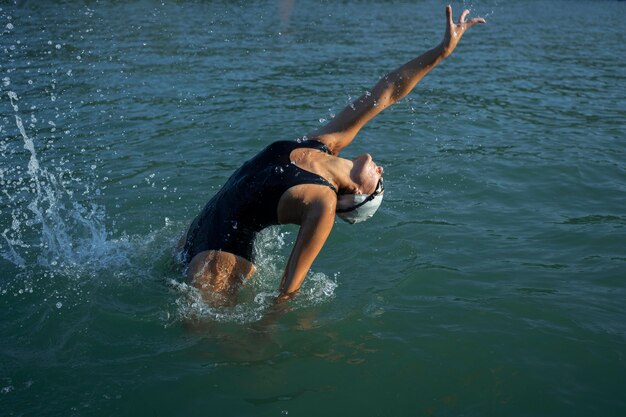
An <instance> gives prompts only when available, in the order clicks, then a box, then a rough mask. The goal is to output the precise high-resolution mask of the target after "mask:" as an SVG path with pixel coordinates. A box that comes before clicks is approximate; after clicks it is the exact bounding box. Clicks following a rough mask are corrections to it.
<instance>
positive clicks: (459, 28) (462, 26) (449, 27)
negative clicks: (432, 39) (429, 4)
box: [441, 6, 486, 58]
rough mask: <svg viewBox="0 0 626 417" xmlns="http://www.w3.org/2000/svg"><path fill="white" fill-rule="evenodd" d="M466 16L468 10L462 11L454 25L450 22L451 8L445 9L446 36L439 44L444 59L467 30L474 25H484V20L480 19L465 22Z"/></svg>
mask: <svg viewBox="0 0 626 417" xmlns="http://www.w3.org/2000/svg"><path fill="white" fill-rule="evenodd" d="M468 14H469V10H464V11H463V13H461V16H460V17H459V21H458V23H454V21H453V20H452V7H451V6H447V7H446V34H445V35H444V37H443V41H442V42H441V46H442V48H443V56H444V58H445V57H447V56H449V55H450V54H451V53H452V51H454V48H456V45H457V43H459V41H460V40H461V37H462V36H463V34H464V33H465V31H466V30H467V29H469V28H470V27H472V26H473V25H474V24H475V23H486V20H485V19H483V18H481V17H475V18H473V19H470V20H469V21H466V20H465V19H466V18H467V15H468Z"/></svg>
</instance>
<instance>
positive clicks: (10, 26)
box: [6, 23, 15, 30]
mask: <svg viewBox="0 0 626 417" xmlns="http://www.w3.org/2000/svg"><path fill="white" fill-rule="evenodd" d="M6 28H7V29H9V30H13V28H15V26H13V24H12V23H7V26H6Z"/></svg>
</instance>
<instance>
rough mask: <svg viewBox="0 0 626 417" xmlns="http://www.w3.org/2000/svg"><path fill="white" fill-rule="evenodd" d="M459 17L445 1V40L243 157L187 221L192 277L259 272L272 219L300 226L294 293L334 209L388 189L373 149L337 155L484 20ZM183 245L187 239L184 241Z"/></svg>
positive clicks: (291, 274) (358, 204)
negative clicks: (332, 112)
mask: <svg viewBox="0 0 626 417" xmlns="http://www.w3.org/2000/svg"><path fill="white" fill-rule="evenodd" d="M468 13H469V11H468V10H465V11H464V12H463V13H462V14H461V17H460V18H459V21H458V22H457V23H455V22H453V20H452V8H451V7H450V6H448V7H447V8H446V18H447V25H446V32H445V35H444V38H443V41H442V42H441V43H440V44H439V45H437V46H436V47H435V48H433V49H431V50H429V51H427V52H425V53H424V54H422V55H420V56H419V57H417V58H415V59H413V60H412V61H410V62H408V63H406V64H404V65H403V66H401V67H400V68H398V69H396V70H395V71H393V72H391V73H389V74H388V75H386V76H385V77H383V78H382V79H381V80H380V81H379V82H378V83H377V84H376V86H375V87H374V88H373V89H372V91H371V93H366V94H365V95H363V96H361V97H360V98H358V99H357V100H356V101H354V102H353V103H352V104H350V105H349V106H348V107H346V108H345V109H344V110H343V111H342V112H341V113H339V115H337V116H336V117H335V118H334V119H333V120H331V121H330V122H329V123H328V124H326V125H325V126H323V127H322V128H320V129H318V130H316V131H314V132H312V133H310V134H308V135H307V136H305V138H304V139H302V140H298V141H280V142H274V143H272V144H271V145H269V146H268V147H267V148H265V149H264V150H263V151H262V152H261V153H259V154H258V155H257V156H255V157H254V158H252V159H251V160H249V161H247V162H245V163H244V164H243V166H242V167H241V168H239V169H238V170H237V171H235V173H234V174H233V175H232V176H231V177H230V178H229V180H228V181H227V182H226V184H225V185H224V186H223V187H222V188H221V189H220V191H219V192H218V193H217V194H216V195H215V196H214V197H213V198H212V199H211V200H210V201H209V202H208V203H207V205H206V206H205V207H204V209H203V210H202V212H201V213H200V214H199V215H198V216H197V217H196V218H195V219H194V221H193V222H192V224H191V226H189V228H188V230H187V233H186V234H185V235H184V236H183V238H182V239H181V242H180V246H181V247H183V252H182V253H183V255H184V258H185V261H186V262H188V269H187V276H188V278H189V280H190V281H191V282H192V284H193V285H194V286H196V287H197V288H199V289H200V290H201V291H202V292H203V293H204V294H205V295H208V294H211V293H220V294H225V295H228V294H233V293H234V292H235V291H236V290H237V288H238V287H239V285H240V284H241V282H242V281H243V280H245V279H249V278H250V277H251V276H252V275H253V274H254V272H255V269H256V268H255V266H254V264H253V259H252V245H253V241H254V237H255V235H256V233H257V232H259V231H260V230H262V229H263V228H265V227H267V226H270V225H275V224H288V223H291V224H298V225H300V231H299V232H298V237H297V238H296V241H295V244H294V247H293V249H292V251H291V255H290V256H289V260H288V261H287V266H286V268H285V272H284V274H283V277H282V280H281V283H280V295H279V297H278V301H284V300H287V299H289V298H291V297H292V296H293V295H294V294H295V293H296V292H297V291H298V289H299V288H300V286H301V285H302V282H303V281H304V278H305V276H306V274H307V272H308V271H309V268H310V267H311V264H312V263H313V261H314V260H315V257H316V256H317V254H318V253H319V252H320V250H321V249H322V246H323V245H324V242H325V241H326V238H327V237H328V235H329V234H330V231H331V229H332V227H333V224H334V220H335V214H337V215H338V216H340V217H341V218H342V219H344V220H346V221H348V222H350V223H356V222H359V221H363V220H366V219H367V218H369V217H371V216H372V215H373V214H374V212H375V211H376V210H377V209H378V207H379V206H380V203H381V201H382V197H383V194H384V188H383V181H382V174H383V168H382V167H381V166H378V165H376V164H375V163H374V161H373V160H372V157H371V156H370V155H369V154H364V155H361V156H358V157H356V158H354V159H352V160H349V159H344V158H341V157H339V152H341V150H342V149H343V148H345V147H346V146H348V145H349V144H350V143H351V142H352V140H353V139H354V137H355V136H356V134H357V133H358V132H359V130H360V129H361V128H362V127H363V126H364V125H365V124H366V123H367V122H368V121H370V120H371V119H372V118H373V117H374V116H376V115H377V114H378V113H380V112H381V111H383V110H384V109H386V108H387V107H389V106H391V105H392V104H394V103H395V102H397V101H398V100H400V99H401V98H402V97H404V96H406V95H407V94H408V93H409V92H410V91H411V90H412V89H413V88H414V87H415V85H416V84H417V83H418V82H419V81H420V80H421V79H422V78H423V77H424V76H425V75H426V74H427V73H428V72H429V71H430V70H432V69H433V68H434V67H435V66H436V65H437V64H438V63H439V62H441V61H442V60H443V59H444V58H446V57H447V56H449V55H450V54H451V53H452V51H453V50H454V48H455V47H456V45H457V43H458V42H459V40H460V39H461V37H462V36H463V34H464V33H465V31H466V30H467V29H468V28H469V27H471V26H472V25H474V24H475V23H484V22H485V20H484V19H480V18H475V19H471V20H469V21H466V17H467V15H468ZM183 245H184V246H183Z"/></svg>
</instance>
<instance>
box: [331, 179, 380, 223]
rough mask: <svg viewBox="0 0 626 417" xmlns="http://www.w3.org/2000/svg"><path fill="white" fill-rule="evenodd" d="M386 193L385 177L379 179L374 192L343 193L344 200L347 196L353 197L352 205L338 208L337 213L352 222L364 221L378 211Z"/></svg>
mask: <svg viewBox="0 0 626 417" xmlns="http://www.w3.org/2000/svg"><path fill="white" fill-rule="evenodd" d="M384 193H385V187H383V179H382V178H381V179H380V180H379V181H378V185H377V186H376V190H375V191H374V192H373V193H372V194H369V195H367V194H351V195H342V196H341V198H342V200H345V199H346V198H347V197H351V198H352V205H351V206H350V207H347V208H341V209H340V208H337V209H336V210H335V213H337V216H339V217H340V218H341V219H342V220H345V221H347V222H348V223H350V224H354V223H360V222H364V221H365V220H367V219H369V218H370V217H372V216H373V215H374V213H376V210H378V207H380V203H382V202H383V195H384Z"/></svg>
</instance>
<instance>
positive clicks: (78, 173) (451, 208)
mask: <svg viewBox="0 0 626 417" xmlns="http://www.w3.org/2000/svg"><path fill="white" fill-rule="evenodd" d="M128 3H131V2H128ZM251 3H252V4H246V3H244V2H241V3H235V2H200V1H178V2H172V1H169V0H168V1H150V0H143V1H137V2H132V3H131V4H126V2H108V1H87V2H61V1H59V2H44V1H42V2H33V1H31V2H26V1H18V2H17V3H16V4H15V3H9V2H7V3H5V2H3V3H1V4H0V9H1V10H0V56H1V57H2V58H1V59H0V254H1V255H2V256H1V257H0V311H1V313H0V318H1V320H0V415H6V416H57V415H63V416H66V415H67V416H74V415H75V416H111V415H128V416H130V415H132V416H144V415H145V416H173V415H181V416H182V415H187V416H282V415H289V416H320V415H330V416H603V417H610V416H624V415H626V397H625V396H624V390H625V387H626V363H625V361H626V307H625V303H624V300H625V299H626V297H625V296H626V285H625V284H624V278H625V277H626V273H625V271H626V208H625V207H626V145H625V140H626V123H625V121H626V89H625V88H624V85H625V81H626V71H625V69H624V68H626V46H625V44H624V34H623V22H624V20H625V19H626V3H625V2H613V1H595V2H591V1H590V2H582V1H568V2H565V1H550V2H540V1H519V2H503V1H489V2H479V1H474V2H464V3H460V2H454V3H453V4H452V6H453V8H454V10H455V14H458V13H459V12H460V10H461V7H462V6H465V7H472V8H473V10H474V12H475V14H477V15H480V16H484V17H486V18H487V20H488V24H487V25H485V26H481V27H476V28H472V30H471V32H470V33H468V34H467V36H466V37H465V38H464V39H463V40H462V42H461V44H460V46H459V48H458V49H457V51H455V53H454V55H453V56H452V57H450V58H449V59H448V60H447V61H446V62H444V63H443V64H442V65H441V66H440V67H438V68H436V69H435V70H434V71H433V72H432V73H431V74H430V75H428V76H427V78H426V79H424V81H423V83H422V84H420V85H419V86H418V88H417V89H416V91H415V92H414V93H413V94H412V95H410V96H409V97H408V98H407V99H405V100H404V101H403V102H401V103H400V104H398V105H397V106H395V107H394V108H392V109H389V110H387V111H385V112H384V113H383V114H382V115H381V116H379V117H378V118H377V119H376V120H375V121H373V122H371V123H370V124H369V125H368V126H367V127H366V128H365V129H364V130H363V131H362V132H361V133H360V135H359V138H358V139H357V141H356V142H355V143H354V145H353V146H351V147H350V148H348V150H347V153H346V155H345V156H348V157H349V156H355V155H358V154H359V153H362V152H369V153H371V154H372V155H373V156H374V159H375V160H376V161H377V163H379V164H380V165H383V166H384V167H385V182H386V193H385V194H386V197H385V202H384V204H383V206H382V207H381V210H380V211H379V213H378V214H377V215H376V216H375V217H374V218H373V219H372V220H370V221H368V222H366V223H364V224H360V225H355V226H350V225H347V224H345V223H339V222H338V223H337V224H336V225H335V227H334V230H333V233H332V234H331V237H330V238H329V240H328V242H327V244H326V246H325V248H324V249H323V251H322V253H321V254H320V256H319V257H318V259H317V260H316V262H315V264H314V266H313V268H312V272H311V274H310V276H309V277H308V278H307V280H306V282H305V285H304V287H303V290H302V293H301V294H300V296H299V297H298V298H297V299H295V300H292V301H291V302H290V303H289V305H288V308H287V309H286V311H284V312H282V314H280V315H277V316H274V315H271V314H268V306H269V305H270V304H271V299H272V297H273V295H274V294H275V291H276V288H277V286H278V282H279V279H280V274H281V272H282V268H283V267H284V264H285V261H286V258H287V256H288V254H289V251H290V248H291V243H292V242H293V240H294V236H295V234H296V233H297V229H295V228H293V227H284V228H275V229H271V230H268V231H267V232H265V233H264V234H263V235H262V236H260V239H259V240H258V242H257V243H256V251H257V255H258V258H259V265H258V266H259V274H258V275H257V276H256V277H255V278H254V280H253V281H252V282H251V283H250V284H249V285H248V286H247V287H246V288H244V289H243V290H242V291H241V293H240V295H239V304H238V305H237V306H235V307H227V308H210V307H208V306H206V305H204V304H202V303H201V302H200V301H199V300H198V298H197V296H196V295H195V293H194V291H193V290H192V289H190V288H189V287H188V286H186V285H185V284H184V282H183V280H182V279H181V278H182V277H181V272H180V271H178V270H177V269H176V268H175V266H173V265H172V263H171V261H170V254H171V248H172V245H173V242H175V241H176V239H177V237H178V236H179V234H180V233H181V232H182V230H183V229H184V227H185V226H186V225H187V224H188V223H189V222H190V221H191V219H192V218H193V217H194V216H195V214H196V213H197V212H198V210H199V209H200V208H201V207H202V206H203V205H204V203H205V202H206V201H207V200H208V199H209V198H210V196H211V195H212V194H213V193H214V192H215V191H216V190H217V189H219V187H220V185H221V184H223V183H224V181H225V180H226V179H227V178H228V176H229V175H230V174H231V173H232V171H233V170H234V169H236V168H237V167H238V165H239V164H240V163H241V161H242V160H245V159H247V158H249V157H251V156H252V155H254V154H255V153H256V152H257V151H258V150H260V149H261V148H262V147H263V146H265V145H266V144H268V143H269V142H271V141H273V140H278V139H292V138H296V137H298V136H301V135H303V134H305V133H307V132H309V131H311V130H313V129H315V128H316V127H318V126H319V125H320V123H323V122H324V120H328V119H330V118H331V117H333V114H335V113H337V112H338V111H340V110H341V108H342V107H343V106H345V105H346V104H347V103H348V102H349V101H350V100H351V99H354V98H355V97H358V96H359V95H360V94H362V93H363V92H364V91H365V90H366V89H368V88H371V86H372V85H373V84H374V83H375V82H376V80H377V79H378V78H379V77H380V76H382V75H384V74H385V73H386V71H389V70H391V69H392V68H394V67H395V66H397V65H399V64H401V63H403V62H404V61H406V60H408V59H411V58H412V57H414V56H415V55H417V54H419V53H421V52H423V51H424V50H426V49H427V48H430V47H432V46H434V45H435V44H436V43H437V42H439V40H440V37H441V35H442V30H443V7H444V3H441V2H438V1H430V0H429V1H422V2H394V1H390V2H373V1H354V2H325V3H324V4H318V3H316V2H310V1H307V2H303V1H282V2H280V1H275V2H251Z"/></svg>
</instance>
